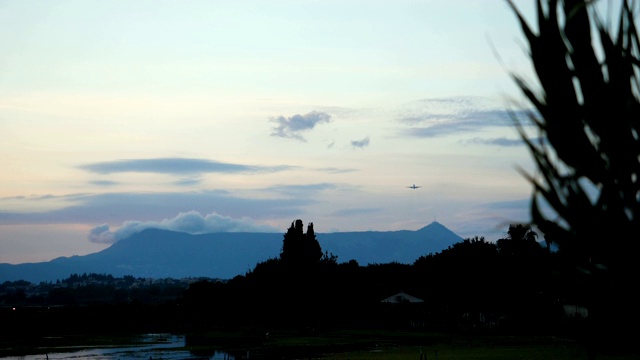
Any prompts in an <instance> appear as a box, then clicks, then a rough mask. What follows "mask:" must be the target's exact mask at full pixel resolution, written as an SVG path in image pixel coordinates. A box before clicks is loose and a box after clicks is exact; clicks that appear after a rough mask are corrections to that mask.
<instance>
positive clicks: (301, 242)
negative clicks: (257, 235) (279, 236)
mask: <svg viewBox="0 0 640 360" xmlns="http://www.w3.org/2000/svg"><path fill="white" fill-rule="evenodd" d="M320 258H322V248H321V247H320V243H319V242H318V240H317V239H316V234H315V232H314V230H313V223H309V225H308V226H307V232H306V233H304V232H303V223H302V220H300V219H298V220H296V221H294V222H292V223H291V227H290V228H289V229H288V230H287V233H286V234H284V239H283V240H282V252H281V253H280V260H281V261H282V263H283V264H285V265H287V266H294V267H303V266H310V265H314V264H317V263H318V261H319V260H320Z"/></svg>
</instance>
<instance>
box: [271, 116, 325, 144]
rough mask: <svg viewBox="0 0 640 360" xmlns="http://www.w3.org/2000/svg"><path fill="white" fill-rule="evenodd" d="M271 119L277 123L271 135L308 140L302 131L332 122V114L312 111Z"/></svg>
mask: <svg viewBox="0 0 640 360" xmlns="http://www.w3.org/2000/svg"><path fill="white" fill-rule="evenodd" d="M270 121H271V122H274V123H276V124H277V125H276V126H275V127H274V128H273V132H272V133H271V136H278V137H283V138H291V139H296V140H300V141H306V140H305V139H304V138H303V137H302V135H300V133H302V132H304V131H309V130H311V129H313V128H314V127H315V126H316V125H318V124H322V123H328V122H330V121H331V115H329V114H327V113H325V112H321V111H312V112H310V113H306V114H304V115H300V114H296V115H293V116H290V117H284V116H278V117H275V118H271V119H270Z"/></svg>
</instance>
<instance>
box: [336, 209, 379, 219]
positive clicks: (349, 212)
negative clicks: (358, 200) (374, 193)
mask: <svg viewBox="0 0 640 360" xmlns="http://www.w3.org/2000/svg"><path fill="white" fill-rule="evenodd" d="M380 211H381V209H380V208H350V209H341V210H337V211H334V212H332V213H331V216H334V217H349V216H360V215H367V214H373V213H377V212H380Z"/></svg>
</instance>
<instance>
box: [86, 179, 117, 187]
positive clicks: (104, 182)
mask: <svg viewBox="0 0 640 360" xmlns="http://www.w3.org/2000/svg"><path fill="white" fill-rule="evenodd" d="M89 183H90V184H92V185H97V186H115V185H118V184H119V183H118V182H116V181H109V180H94V181H90V182H89Z"/></svg>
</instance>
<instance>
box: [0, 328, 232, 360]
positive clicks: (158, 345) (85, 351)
mask: <svg viewBox="0 0 640 360" xmlns="http://www.w3.org/2000/svg"><path fill="white" fill-rule="evenodd" d="M135 340H136V343H137V344H136V345H125V346H99V345H98V346H94V347H89V348H87V347H83V348H82V349H78V350H77V351H69V352H54V351H52V352H49V353H47V354H44V353H43V354H38V355H26V356H8V357H0V360H36V359H37V360H47V359H50V360H54V359H74V360H83V359H92V360H94V359H95V360H126V359H139V360H159V359H162V360H187V359H188V360H205V359H208V360H214V359H215V360H235V357H234V356H231V355H230V354H228V353H226V352H221V351H211V352H207V354H206V355H205V354H202V353H198V354H195V353H193V352H191V351H188V350H185V349H184V346H185V337H184V336H182V335H174V334H145V335H142V336H141V337H140V338H139V339H135ZM67 349H68V347H67Z"/></svg>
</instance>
